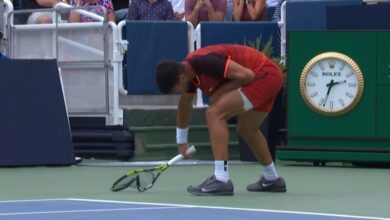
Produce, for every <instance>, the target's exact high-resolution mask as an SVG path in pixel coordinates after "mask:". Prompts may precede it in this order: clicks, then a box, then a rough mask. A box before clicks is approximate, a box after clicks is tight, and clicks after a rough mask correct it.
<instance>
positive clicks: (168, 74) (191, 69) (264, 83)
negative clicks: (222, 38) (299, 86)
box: [156, 44, 286, 195]
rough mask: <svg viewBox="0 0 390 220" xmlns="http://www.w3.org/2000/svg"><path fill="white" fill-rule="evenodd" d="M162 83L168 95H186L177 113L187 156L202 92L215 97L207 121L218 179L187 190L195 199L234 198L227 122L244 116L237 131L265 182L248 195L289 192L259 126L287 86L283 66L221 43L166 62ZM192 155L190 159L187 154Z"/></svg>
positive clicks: (179, 140)
mask: <svg viewBox="0 0 390 220" xmlns="http://www.w3.org/2000/svg"><path fill="white" fill-rule="evenodd" d="M156 83H157V86H158V88H159V89H160V91H161V92H162V93H166V94H169V93H181V98H180V101H179V104H178V111H177V130H176V139H177V140H176V141H177V144H178V145H179V146H178V150H179V152H180V153H182V154H183V155H185V151H186V149H187V148H188V146H189V144H188V140H187V136H188V130H189V128H188V125H189V122H190V116H191V110H192V103H193V97H194V94H195V93H196V89H200V90H201V91H202V92H203V93H205V94H207V95H208V96H209V97H210V101H211V105H210V107H209V108H208V109H207V110H206V120H207V126H208V129H209V136H210V141H211V146H212V151H213V156H214V165H215V170H214V175H212V176H211V177H209V178H207V179H206V181H204V182H203V183H201V184H200V185H197V186H189V187H188V188H187V191H188V192H190V193H192V194H195V195H233V193H234V186H233V183H232V181H231V180H230V178H229V173H228V140H229V132H228V126H227V120H228V119H230V118H232V117H234V116H236V115H238V125H237V132H238V133H239V134H240V135H241V137H243V138H244V140H245V141H246V143H248V145H249V146H250V148H251V150H252V152H253V154H254V155H255V157H256V158H257V159H258V160H259V162H260V163H261V164H262V165H263V166H264V171H263V173H262V175H261V177H260V180H259V181H257V182H255V183H253V184H250V185H248V186H247V190H248V191H271V192H285V191H286V184H285V181H284V179H283V178H282V177H280V176H279V175H278V174H277V172H276V170H275V166H274V163H273V161H272V157H271V154H270V152H269V150H268V144H267V140H266V139H265V137H264V136H263V135H262V134H261V132H260V131H259V129H258V128H259V127H260V125H261V124H262V122H263V121H264V119H265V118H266V117H267V115H268V113H269V112H270V111H271V109H272V106H273V103H274V100H275V98H276V96H277V94H278V92H279V90H280V89H281V88H282V85H283V74H282V72H281V70H280V69H279V67H278V65H277V64H275V63H274V62H273V61H271V60H270V59H269V58H268V57H267V56H265V55H264V54H263V53H261V52H260V51H258V50H255V49H253V48H251V47H246V46H241V45H233V44H221V45H212V46H208V47H204V48H201V49H198V50H196V51H194V52H191V53H189V54H188V55H187V57H186V59H185V60H184V61H183V62H176V61H172V60H165V61H162V62H160V63H159V64H158V66H157V69H156ZM187 156H188V155H187Z"/></svg>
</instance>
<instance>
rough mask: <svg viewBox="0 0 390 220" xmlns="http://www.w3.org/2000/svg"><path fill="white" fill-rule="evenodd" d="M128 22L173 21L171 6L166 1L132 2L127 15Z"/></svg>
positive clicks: (146, 0)
mask: <svg viewBox="0 0 390 220" xmlns="http://www.w3.org/2000/svg"><path fill="white" fill-rule="evenodd" d="M127 19H128V20H149V21H167V20H174V19H175V16H174V13H173V8H172V4H171V3H170V2H169V1H168V0H132V1H131V3H130V5H129V11H128V13H127Z"/></svg>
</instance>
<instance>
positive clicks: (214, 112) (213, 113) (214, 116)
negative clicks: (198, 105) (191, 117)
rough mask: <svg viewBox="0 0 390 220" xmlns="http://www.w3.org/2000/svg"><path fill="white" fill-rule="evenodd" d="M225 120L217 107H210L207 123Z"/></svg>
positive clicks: (207, 113)
mask: <svg viewBox="0 0 390 220" xmlns="http://www.w3.org/2000/svg"><path fill="white" fill-rule="evenodd" d="M220 119H223V115H222V114H221V113H220V112H219V111H218V109H217V108H215V107H209V108H207V110H206V120H207V121H216V120H220Z"/></svg>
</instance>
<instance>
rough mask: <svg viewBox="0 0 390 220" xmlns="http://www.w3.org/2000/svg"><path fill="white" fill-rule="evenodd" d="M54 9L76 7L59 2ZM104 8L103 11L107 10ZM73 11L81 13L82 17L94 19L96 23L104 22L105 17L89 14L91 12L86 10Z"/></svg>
mask: <svg viewBox="0 0 390 220" xmlns="http://www.w3.org/2000/svg"><path fill="white" fill-rule="evenodd" d="M54 8H55V9H57V8H74V7H73V6H71V5H68V4H66V3H64V2H59V3H57V4H56V5H55V6H54ZM102 8H103V10H105V8H104V7H102ZM73 11H74V12H77V13H79V14H81V15H84V16H86V17H90V18H92V19H94V20H96V21H104V17H103V16H100V15H97V14H95V13H92V12H89V11H86V10H84V9H75V10H73ZM105 14H106V12H105Z"/></svg>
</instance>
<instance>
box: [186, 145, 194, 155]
mask: <svg viewBox="0 0 390 220" xmlns="http://www.w3.org/2000/svg"><path fill="white" fill-rule="evenodd" d="M195 152H196V148H195V146H194V145H191V146H190V147H189V148H188V149H187V150H186V154H193V153H195Z"/></svg>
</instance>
